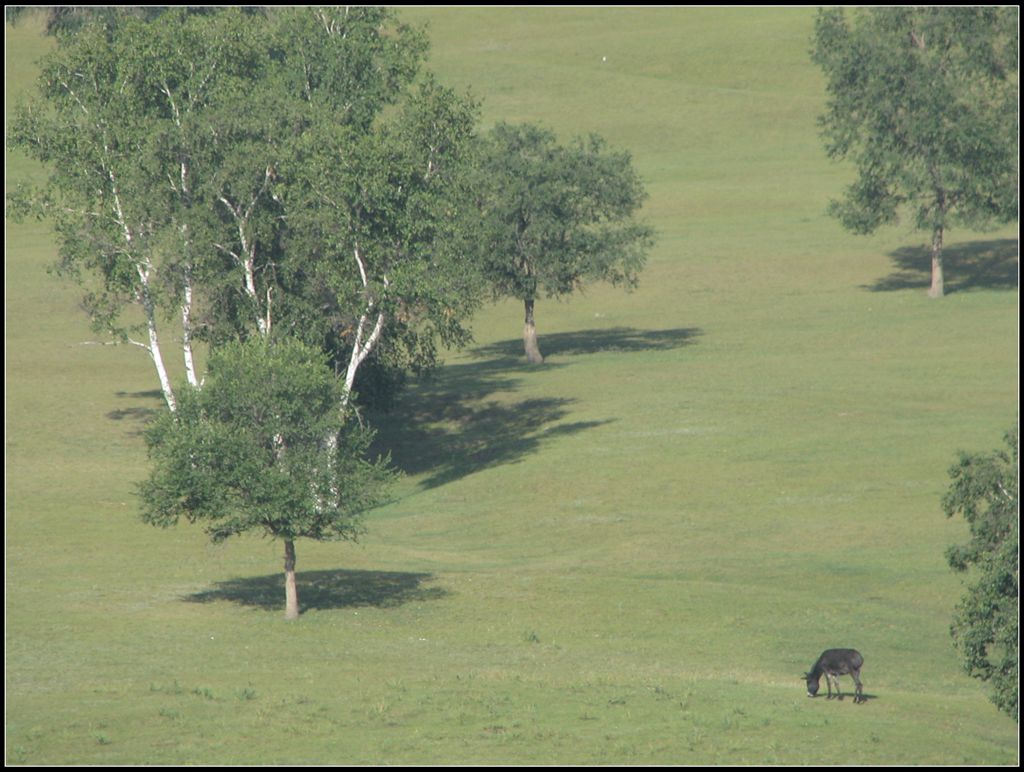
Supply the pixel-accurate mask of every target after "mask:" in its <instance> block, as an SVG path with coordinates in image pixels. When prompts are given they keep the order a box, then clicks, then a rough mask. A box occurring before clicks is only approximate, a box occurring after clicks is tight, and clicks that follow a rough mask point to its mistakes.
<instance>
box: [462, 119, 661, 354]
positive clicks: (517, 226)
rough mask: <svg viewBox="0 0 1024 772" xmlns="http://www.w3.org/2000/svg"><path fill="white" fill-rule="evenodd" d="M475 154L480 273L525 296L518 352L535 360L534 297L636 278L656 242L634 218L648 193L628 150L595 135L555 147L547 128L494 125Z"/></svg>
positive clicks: (496, 286)
mask: <svg viewBox="0 0 1024 772" xmlns="http://www.w3.org/2000/svg"><path fill="white" fill-rule="evenodd" d="M481 158H482V160H481V164H480V170H479V172H480V182H479V187H478V195H479V200H480V206H481V230H482V235H481V237H480V244H479V248H480V252H481V263H482V270H483V272H484V275H485V276H486V278H487V280H488V283H489V285H490V286H491V287H492V289H493V291H494V294H495V295H497V296H499V297H500V296H507V297H513V298H518V299H519V300H522V301H523V303H524V306H525V311H526V327H525V331H524V345H525V349H526V354H527V357H528V359H529V360H530V361H531V362H534V363H537V362H540V361H542V359H543V358H542V356H541V353H540V350H539V348H538V346H537V340H536V328H535V323H534V318H533V310H534V304H535V302H536V300H537V299H538V298H539V297H541V296H547V297H561V296H565V295H568V294H571V293H573V292H575V291H577V290H579V289H580V288H581V287H582V286H584V285H585V284H586V283H587V282H592V281H608V282H611V283H613V284H616V285H624V286H628V287H632V286H635V285H636V282H637V277H638V275H639V273H640V271H641V269H642V268H643V265H644V262H645V260H646V253H647V250H648V249H649V248H650V246H651V245H652V243H653V239H654V231H653V230H652V229H651V228H650V227H649V226H646V225H644V224H642V223H639V222H637V221H636V220H635V219H634V215H635V214H636V213H637V211H638V210H639V208H640V206H641V204H642V203H643V201H644V199H645V198H646V193H645V191H644V189H643V185H642V183H641V181H640V177H639V175H638V174H637V173H636V171H635V170H634V168H633V166H632V162H631V159H630V156H629V154H628V153H625V152H613V151H611V150H609V149H608V147H607V144H606V143H605V141H604V140H603V139H602V138H601V137H599V136H597V135H591V136H589V137H586V138H577V139H576V140H575V141H574V142H572V143H571V144H569V145H559V144H558V142H557V139H556V137H555V135H554V133H553V132H551V131H548V130H547V129H544V128H541V127H539V126H534V125H530V124H522V125H510V124H505V123H501V124H498V125H497V126H496V127H495V128H494V129H493V130H492V131H491V132H490V134H489V135H488V136H487V137H485V138H484V140H483V147H482V152H481Z"/></svg>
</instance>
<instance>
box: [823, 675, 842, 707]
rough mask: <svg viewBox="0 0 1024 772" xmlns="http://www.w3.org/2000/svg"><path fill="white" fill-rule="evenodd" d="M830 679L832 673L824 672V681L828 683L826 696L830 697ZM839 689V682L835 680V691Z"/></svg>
mask: <svg viewBox="0 0 1024 772" xmlns="http://www.w3.org/2000/svg"><path fill="white" fill-rule="evenodd" d="M832 679H833V675H832V674H831V673H829V672H827V671H826V672H825V683H826V684H827V685H828V698H829V699H830V700H831V699H832ZM838 691H839V682H838V681H837V682H836V692H838Z"/></svg>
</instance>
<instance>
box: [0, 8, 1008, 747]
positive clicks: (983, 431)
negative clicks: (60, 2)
mask: <svg viewBox="0 0 1024 772" xmlns="http://www.w3.org/2000/svg"><path fill="white" fill-rule="evenodd" d="M403 14H405V15H406V16H408V17H409V18H411V19H413V20H429V21H430V25H431V26H430V33H431V39H432V41H433V53H432V59H431V66H432V67H433V68H434V69H435V70H436V71H437V72H438V73H439V74H440V75H441V77H442V78H443V79H444V80H445V82H447V83H450V84H454V85H457V86H459V87H460V88H462V87H468V86H472V88H473V90H474V92H475V93H476V94H477V95H478V96H480V97H482V98H483V99H484V122H485V124H490V123H493V122H494V121H497V120H513V121H514V120H530V121H539V122H542V123H544V124H545V125H547V126H549V127H551V128H553V129H555V130H556V131H557V132H558V133H559V135H560V136H561V137H562V138H563V139H567V138H569V137H570V136H572V135H573V134H576V133H581V132H586V131H591V130H593V131H597V132H598V133H600V134H602V135H604V136H605V137H606V138H608V139H609V140H610V142H611V143H612V144H613V145H615V146H618V147H624V148H627V149H629V150H630V151H631V152H632V154H633V158H634V162H635V164H636V166H637V168H638V169H639V170H640V172H641V174H642V175H643V177H644V179H645V180H646V181H647V185H648V189H649V191H650V193H651V197H650V200H649V202H648V204H647V206H646V208H645V217H646V218H647V219H648V221H649V222H650V223H651V224H653V225H654V226H655V227H656V228H657V229H658V232H659V241H658V245H657V247H656V249H655V251H654V252H653V254H652V255H651V260H650V263H649V265H648V268H647V269H646V271H645V272H644V274H643V275H642V277H641V286H640V288H639V289H638V290H637V291H635V292H633V293H628V294H627V293H622V292H618V291H615V290H612V289H610V288H605V287H594V288H592V289H591V290H589V291H588V292H587V293H586V294H585V295H583V296H580V297H576V298H573V299H572V300H571V301H570V302H563V303H558V302H541V303H538V307H537V313H538V325H539V330H540V336H541V337H540V343H541V347H542V349H543V350H544V351H545V353H546V354H547V356H548V361H547V364H546V365H545V366H543V367H542V368H529V367H527V366H526V365H525V364H524V358H523V356H522V355H521V352H520V349H519V347H518V342H517V341H516V336H517V335H518V333H519V331H520V325H521V320H520V310H519V308H518V307H517V306H516V305H515V304H514V303H501V304H497V305H495V306H494V307H491V308H488V309H486V310H485V311H484V312H482V313H481V314H480V316H479V318H478V319H477V320H476V321H475V324H474V329H475V331H476V344H475V345H474V346H472V347H470V348H469V349H467V350H466V351H464V352H461V353H457V354H453V355H451V356H449V357H448V362H447V365H446V366H445V368H444V369H443V370H442V371H441V372H440V373H438V374H437V376H436V377H435V378H434V379H433V380H432V381H429V382H424V383H421V384H416V385H414V387H413V389H412V390H411V392H410V393H409V395H408V398H407V399H406V400H405V401H403V403H402V404H401V405H400V406H399V408H398V409H397V410H396V412H395V413H394V414H392V415H389V416H383V417H380V419H379V423H380V426H381V442H382V443H384V444H386V445H387V446H389V447H391V448H393V450H394V457H395V459H396V462H397V463H398V464H399V465H400V466H401V467H402V468H404V469H405V470H406V471H407V472H408V475H407V477H406V478H405V479H404V481H403V482H402V483H401V484H400V485H399V487H398V489H397V491H396V498H395V501H394V502H393V503H391V504H390V505H388V506H386V507H383V508H381V509H380V510H377V511H375V512H373V513H371V514H370V515H369V517H368V519H367V524H368V526H369V533H368V535H367V536H366V538H365V540H364V541H363V543H361V544H360V545H355V546H354V545H349V544H312V543H300V544H299V545H298V559H299V565H298V568H299V580H300V585H301V586H300V599H301V600H302V601H303V603H304V607H305V610H304V613H303V615H302V617H301V619H300V620H299V621H298V622H297V623H286V622H285V620H284V619H283V614H282V611H281V608H280V607H279V606H276V605H275V604H277V603H278V602H280V603H283V593H280V595H281V598H280V599H278V598H277V593H278V592H279V589H280V586H281V582H280V579H279V572H280V569H281V562H282V556H281V547H280V545H279V544H276V543H272V542H268V541H261V540H259V539H255V538H243V539H239V540H238V541H236V542H229V543H228V544H225V545H222V546H216V547H215V546H211V545H209V544H207V543H206V541H205V539H204V537H203V535H202V534H201V533H200V532H199V531H198V530H193V529H189V528H187V527H179V528H177V529H174V530H170V531H159V530H156V529H152V528H149V527H146V526H144V525H143V524H142V523H141V522H139V520H138V518H137V504H136V502H135V500H134V497H133V485H134V484H135V483H136V482H137V481H139V480H140V479H142V478H143V477H144V475H145V474H146V459H145V452H144V448H143V443H142V440H141V437H140V434H139V431H140V429H141V427H142V426H143V425H144V420H145V418H146V416H147V415H149V414H150V411H154V410H157V409H159V408H160V400H159V396H158V395H157V394H155V393H154V390H155V389H156V385H155V379H154V377H153V374H152V371H151V368H150V366H149V364H148V360H147V359H146V357H145V355H144V354H142V353H141V352H139V351H137V350H135V349H133V348H131V347H120V348H117V347H108V346H100V345H82V344H83V343H84V342H87V341H95V340H96V336H95V335H94V334H93V333H91V332H90V331H89V329H88V325H87V321H86V319H85V318H84V315H83V314H82V313H81V311H80V310H79V309H78V306H77V295H78V293H77V292H76V290H75V289H74V288H73V287H71V286H68V285H66V284H63V283H61V282H60V281H58V280H56V279H54V278H53V277H50V276H48V275H47V274H46V273H45V266H46V265H47V264H48V263H50V262H52V261H53V259H54V258H55V250H54V246H53V241H52V237H51V235H50V233H49V230H48V229H47V227H46V226H45V225H37V224H22V225H13V226H10V227H9V228H8V235H7V257H6V286H7V290H6V314H7V319H6V321H7V324H6V344H7V353H6V356H7V361H6V365H7V378H6V387H7V404H6V407H7V435H6V440H7V447H6V451H7V452H6V474H7V492H6V496H7V500H6V503H7V520H6V537H7V542H6V565H7V570H6V587H7V595H6V604H7V605H6V613H7V618H6V622H7V634H6V700H7V703H6V707H7V711H6V717H7V726H6V731H7V745H6V747H7V751H6V753H7V763H9V764H76V763H77V764H189V763H193V764H194V763H206V764H331V763H334V764H403V763H404V764H452V763H455V764H486V763H490V764H498V763H508V764H530V763H536V764H548V763H558V764H613V765H621V764H648V763H649V764H701V765H704V764H808V763H813V764H822V763H824V764H839V763H843V764H914V765H918V764H924V765H935V764H1013V763H1015V762H1016V761H1017V758H1018V751H1017V725H1016V724H1014V723H1013V722H1012V721H1011V720H1009V719H1008V718H1006V717H1005V716H1004V715H1002V714H1000V713H998V712H997V711H996V710H995V708H994V707H993V706H992V705H991V704H990V703H989V702H988V700H987V697H986V693H985V687H984V685H982V684H980V683H978V682H977V681H974V680H972V679H969V678H968V677H967V676H966V675H964V674H963V673H962V671H961V670H960V667H959V664H958V662H957V659H956V656H955V653H954V651H953V649H952V646H951V641H950V638H949V634H948V626H949V620H950V616H951V611H952V608H953V606H954V605H955V603H956V602H957V600H958V598H959V596H960V594H961V592H962V589H963V584H962V581H961V579H960V578H959V577H957V576H955V575H953V574H952V573H951V572H950V571H949V569H948V568H947V567H946V565H945V561H944V559H943V551H944V549H945V548H946V546H947V545H949V544H951V543H954V542H956V541H958V540H962V539H964V537H965V533H966V528H965V526H964V524H963V523H962V522H960V521H950V520H947V519H946V518H945V517H943V515H942V513H941V510H940V507H939V499H940V497H941V495H942V493H943V491H944V490H945V488H946V486H947V485H948V482H949V481H948V478H947V476H946V470H947V469H948V468H949V466H950V465H951V464H952V463H953V461H954V460H955V453H956V451H957V450H958V449H961V448H963V449H967V450H989V449H992V448H995V447H997V446H998V445H999V444H1000V442H1001V435H1002V432H1003V431H1004V430H1005V429H1006V428H1008V426H1009V425H1010V424H1011V423H1012V422H1013V421H1015V420H1016V411H1017V388H1018V380H1017V357H1016V351H1017V342H1018V341H1017V318H1018V298H1017V292H1016V287H1017V259H1018V258H1017V251H1016V250H1017V245H1016V240H1015V238H1016V228H1015V227H1012V228H1007V229H1003V230H1001V231H998V232H995V233H986V234H976V233H967V232H953V233H951V234H950V236H951V245H950V252H949V271H948V278H949V284H950V287H951V289H952V290H953V292H951V294H949V295H948V296H947V297H946V298H945V299H943V300H941V301H937V302H936V301H930V300H929V299H928V298H927V297H926V295H925V292H926V289H927V276H926V273H925V268H926V260H925V258H924V253H923V252H922V251H921V249H920V247H921V244H922V242H923V236H922V235H921V234H918V233H914V232H912V231H911V230H910V229H909V228H904V227H901V228H892V229H889V230H886V231H883V232H880V233H879V234H877V235H876V236H873V237H869V238H858V237H854V236H851V235H849V234H847V233H845V232H844V231H842V229H841V228H840V227H839V226H838V224H837V223H835V222H834V221H832V220H830V219H829V218H827V217H826V216H825V214H824V210H825V205H826V202H827V200H828V198H829V197H830V196H836V195H838V194H839V192H840V191H841V189H842V187H843V185H844V184H845V182H846V181H847V180H848V179H849V176H850V170H849V169H846V168H843V167H839V166H835V165H833V164H830V163H829V162H828V161H827V159H826V158H825V156H824V153H823V151H822V149H821V145H820V142H819V141H818V138H817V135H816V129H815V125H814V120H815V117H816V115H817V114H818V112H819V111H820V109H821V106H822V104H823V98H824V97H823V91H822V84H821V80H820V77H819V75H818V73H817V72H816V70H815V68H814V67H813V65H812V64H811V63H810V62H809V61H808V59H807V55H806V52H807V49H808V46H809V36H810V32H811V26H812V20H813V11H812V10H810V9H749V8H748V9H666V8H661V9H630V10H626V9H537V8H534V9H524V8H520V9H463V8H460V9H407V10H405V11H403ZM6 33H7V43H8V55H7V56H8V73H7V78H8V83H7V86H8V95H9V96H10V95H16V94H17V93H19V92H21V91H23V90H24V89H25V88H26V87H27V84H28V82H29V79H30V78H31V73H30V71H29V69H27V68H26V63H28V62H30V61H32V60H33V59H34V58H35V56H36V55H37V54H38V52H40V51H41V50H42V48H43V47H44V46H45V45H48V41H46V40H45V39H43V38H42V37H40V36H39V34H38V28H37V27H33V26H32V25H31V24H27V25H24V26H23V25H19V26H18V27H17V28H15V29H13V30H12V28H11V27H10V26H8V27H7V30H6ZM602 57H606V61H602ZM14 65H16V66H14ZM7 160H8V184H10V183H11V182H12V181H14V180H16V179H20V178H23V177H25V176H29V175H33V174H38V170H37V169H36V168H35V167H34V166H33V165H32V164H29V163H27V162H26V161H25V160H24V159H20V158H17V157H14V158H12V157H11V156H8V158H7ZM830 646H854V647H856V648H858V649H859V650H860V651H861V652H862V653H863V654H864V657H865V660H866V662H865V666H864V671H863V680H864V688H865V693H866V694H867V695H868V701H867V703H866V704H865V705H860V706H854V704H853V703H852V701H851V700H844V701H843V702H828V701H826V700H824V699H815V700H809V699H807V698H806V696H805V694H804V689H803V684H802V681H801V679H800V675H801V673H803V672H804V671H805V670H806V669H807V668H808V667H809V666H810V665H811V663H812V662H813V660H814V658H815V657H816V656H817V655H818V654H819V653H820V651H821V650H822V649H824V648H827V647H830ZM849 685H850V684H849V681H848V679H847V682H846V683H844V686H849Z"/></svg>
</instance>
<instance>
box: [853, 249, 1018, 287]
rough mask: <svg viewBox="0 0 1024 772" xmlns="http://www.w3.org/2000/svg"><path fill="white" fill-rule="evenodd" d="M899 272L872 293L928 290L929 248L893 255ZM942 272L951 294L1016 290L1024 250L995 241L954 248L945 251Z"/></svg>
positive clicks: (929, 274) (930, 274) (898, 250)
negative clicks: (974, 290)
mask: <svg viewBox="0 0 1024 772" xmlns="http://www.w3.org/2000/svg"><path fill="white" fill-rule="evenodd" d="M889 257H891V258H892V261H893V263H894V265H895V266H896V271H895V272H894V273H892V274H890V275H889V276H886V277H885V278H884V279H879V280H878V281H876V282H875V283H874V284H871V285H865V287H864V288H865V289H868V290H871V291H872V292H895V291H898V290H907V289H925V290H926V289H928V288H929V287H930V286H931V276H932V273H931V271H932V254H931V248H930V247H928V246H917V247H902V248H901V249H897V250H896V251H895V252H891V253H890V254H889ZM942 270H943V277H944V279H945V290H946V292H947V293H953V292H964V291H967V290H973V289H989V290H1013V289H1017V287H1018V285H1019V281H1020V246H1019V244H1018V242H1017V239H994V240H990V241H970V242H967V243H965V244H954V245H953V246H950V247H947V248H946V249H944V250H942Z"/></svg>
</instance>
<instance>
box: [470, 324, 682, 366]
mask: <svg viewBox="0 0 1024 772" xmlns="http://www.w3.org/2000/svg"><path fill="white" fill-rule="evenodd" d="M700 334H701V331H700V330H698V329H695V328H689V327H680V328H677V329H672V330H638V329H636V328H634V327H612V328H610V329H604V330H577V331H576V332H556V333H553V334H550V335H545V334H544V333H543V331H541V332H539V333H538V337H537V341H538V344H539V345H540V350H541V353H543V354H544V356H545V357H552V356H579V355H582V354H598V353H600V352H602V351H621V352H626V353H635V352H640V351H667V350H670V349H675V348H682V347H683V346H688V345H691V344H692V343H693V341H694V339H695V338H697V337H698V336H699V335H700ZM473 355H474V356H476V357H478V358H480V359H483V358H487V357H491V358H493V357H502V358H504V359H506V360H507V359H514V360H522V359H523V358H524V357H525V354H524V353H523V341H522V339H521V338H517V339H515V340H503V341H500V342H498V343H492V344H490V345H488V346H480V347H479V348H476V349H474V350H473Z"/></svg>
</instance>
